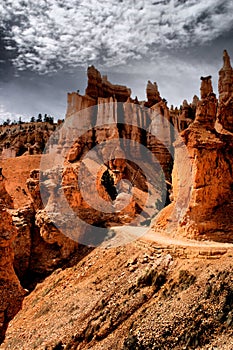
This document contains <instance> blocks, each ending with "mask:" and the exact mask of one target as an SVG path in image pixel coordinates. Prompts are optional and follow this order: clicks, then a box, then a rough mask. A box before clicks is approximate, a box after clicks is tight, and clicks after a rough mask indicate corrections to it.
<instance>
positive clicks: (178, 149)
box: [166, 77, 233, 242]
mask: <svg viewBox="0 0 233 350" xmlns="http://www.w3.org/2000/svg"><path fill="white" fill-rule="evenodd" d="M201 79H202V84H201V95H202V96H203V98H202V99H201V100H200V101H199V102H198V104H197V111H196V118H195V121H194V123H192V124H191V125H190V126H189V127H188V129H186V130H184V131H183V132H182V133H181V135H180V139H179V140H178V141H176V143H175V163H174V169H173V195H174V203H173V204H172V205H171V208H173V209H174V211H173V216H172V218H173V220H174V221H173V224H175V226H173V227H172V225H171V227H172V228H173V230H174V227H176V225H178V228H177V227H176V229H175V230H176V232H179V233H182V234H183V235H185V236H188V237H192V238H196V239H203V238H204V239H211V240H215V241H220V242H233V234H232V209H233V203H232V186H233V181H232V171H233V158H232V150H233V137H232V136H231V135H225V134H218V133H217V132H216V130H215V129H214V125H215V120H216V115H217V99H216V97H215V95H214V94H213V92H212V86H211V81H210V78H209V77H207V78H204V79H203V78H201ZM166 210H167V209H166Z"/></svg>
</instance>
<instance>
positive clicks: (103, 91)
mask: <svg viewBox="0 0 233 350" xmlns="http://www.w3.org/2000/svg"><path fill="white" fill-rule="evenodd" d="M87 74H88V86H87V89H86V94H85V95H84V96H81V95H80V94H79V93H78V92H77V93H76V92H75V93H72V94H68V105H67V114H66V123H67V125H68V126H67V128H64V130H61V132H60V134H59V136H58V140H59V141H58V147H57V152H61V154H62V155H65V157H66V160H67V163H65V169H64V171H63V186H65V193H66V196H67V198H69V200H70V201H71V203H72V208H73V210H75V211H76V212H78V213H79V215H81V217H82V218H85V217H86V219H87V220H88V222H89V221H90V220H91V223H92V224H93V223H95V224H98V221H99V222H105V224H107V225H108V224H109V225H111V224H114V223H115V224H116V223H117V224H119V223H124V222H128V220H129V219H130V216H128V213H129V212H130V213H131V214H132V213H133V215H135V214H137V213H138V212H140V211H142V210H144V211H145V217H144V219H143V220H145V218H149V217H150V216H151V215H152V211H153V210H154V212H153V214H155V212H157V207H158V204H156V202H157V201H158V202H159V203H163V202H164V201H165V200H166V198H168V197H167V195H166V192H167V189H166V184H165V182H164V184H163V186H162V184H161V183H160V184H159V185H158V187H160V190H159V191H158V192H156V191H157V190H156V191H155V189H152V192H154V196H155V192H156V193H157V194H156V195H157V199H154V202H153V205H152V203H149V204H148V206H147V207H146V208H145V207H143V203H145V199H144V198H145V197H146V194H147V190H148V188H147V184H146V181H145V176H144V175H143V171H144V170H146V171H147V172H149V173H150V176H152V177H153V174H152V173H153V172H152V171H151V170H149V167H150V165H152V164H153V163H154V162H155V161H154V160H153V158H154V159H156V160H157V162H159V163H160V166H161V167H162V169H157V170H154V173H156V172H157V174H158V176H157V178H160V177H161V176H160V173H161V172H163V174H164V177H165V179H166V180H167V181H168V182H170V181H171V168H172V142H173V137H174V135H173V134H174V133H173V131H172V128H171V124H170V114H169V109H168V107H167V104H166V101H165V100H162V98H161V97H160V94H159V91H158V87H157V84H156V83H154V84H152V83H151V82H148V85H147V98H148V101H147V103H144V102H139V101H138V100H137V98H136V99H135V100H132V99H130V94H131V91H130V89H128V88H127V87H122V86H119V85H112V84H111V83H109V82H108V80H107V78H106V77H102V76H101V74H100V73H99V72H98V70H96V69H95V68H94V67H93V66H91V67H89V68H88V72H87ZM147 107H150V108H147ZM69 123H70V124H72V130H71V128H70V126H69ZM75 133H76V134H77V135H79V136H78V137H77V136H74V135H75ZM95 147H98V151H96V152H97V153H98V152H100V153H101V154H102V155H101V157H102V162H103V167H105V170H106V169H108V170H109V172H110V175H111V176H112V177H113V180H114V186H115V187H117V188H118V189H119V188H121V186H120V182H121V181H122V180H126V181H129V182H131V183H132V185H131V187H132V188H133V190H134V195H133V201H132V202H131V204H129V203H128V202H127V200H126V198H128V196H127V195H126V193H124V194H123V193H121V192H117V195H116V198H115V199H114V200H116V202H115V203H113V206H115V209H116V210H117V211H118V208H119V203H123V202H124V201H125V204H126V206H125V209H124V210H123V211H122V212H121V213H120V212H119V214H116V213H114V215H113V214H111V215H106V214H103V213H100V212H99V211H95V210H93V209H91V207H90V206H88V205H87V203H86V201H84V200H83V198H82V196H81V194H80V188H79V187H74V185H73V184H74V183H76V184H77V183H78V175H79V168H80V165H81V163H83V161H82V162H81V160H82V159H83V158H84V157H85V155H86V154H88V152H89V151H90V150H91V149H93V148H94V149H95ZM143 147H144V149H147V150H149V151H150V152H148V151H147V152H146V153H148V154H149V153H150V155H145V154H144V153H145V150H143ZM97 153H96V155H95V156H94V155H93V156H92V159H91V162H90V164H92V165H91V166H92V167H93V169H95V167H96V168H97V165H98V164H97V163H95V160H94V158H95V157H97V158H98V156H97ZM144 157H146V158H145V160H144ZM130 159H131V160H132V162H135V164H134V165H133V164H132V162H131V161H130ZM137 163H139V164H141V167H142V168H141V169H139V168H140V165H139V166H137ZM142 163H143V164H142ZM71 168H72V170H70V169H71ZM143 168H145V169H143ZM93 169H91V170H90V169H89V171H88V169H86V170H85V171H86V172H87V174H89V175H90V178H92V177H93V183H90V185H89V188H88V185H87V188H86V190H85V191H84V192H85V193H88V191H89V192H90V193H92V194H94V193H95V187H96V186H95V177H94V173H92V172H93ZM102 175H103V172H102V171H100V172H99V173H98V177H97V183H98V184H99V185H98V186H99V187H98V189H97V192H98V193H100V196H101V197H102V198H105V199H106V198H107V197H108V196H109V193H106V189H105V190H104V189H103V187H101V181H102V180H101V178H100V176H102ZM69 182H70V184H69ZM84 183H85V180H84ZM76 186H77V185H76ZM93 186H94V187H93ZM161 186H162V187H161ZM90 187H91V188H92V187H93V189H92V191H90ZM123 187H124V186H123ZM129 190H130V189H128V191H129ZM159 192H160V194H159ZM164 192H165V194H164ZM118 196H119V198H118ZM88 200H91V198H89V199H88ZM107 201H109V198H108V199H107ZM110 202H111V200H110ZM128 205H129V206H130V208H129V206H128ZM122 206H123V204H122Z"/></svg>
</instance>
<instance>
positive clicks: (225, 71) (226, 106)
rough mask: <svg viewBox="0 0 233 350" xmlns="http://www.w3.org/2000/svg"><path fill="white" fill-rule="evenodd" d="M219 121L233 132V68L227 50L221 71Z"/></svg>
mask: <svg viewBox="0 0 233 350" xmlns="http://www.w3.org/2000/svg"><path fill="white" fill-rule="evenodd" d="M218 89H219V108H218V121H219V122H220V124H221V125H222V126H223V128H224V129H225V130H227V131H230V132H233V69H232V67H231V62H230V57H229V55H228V53H227V51H226V50H224V52H223V67H222V69H220V71H219V82H218Z"/></svg>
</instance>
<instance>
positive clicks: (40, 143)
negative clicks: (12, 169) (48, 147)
mask: <svg viewBox="0 0 233 350" xmlns="http://www.w3.org/2000/svg"><path fill="white" fill-rule="evenodd" d="M54 129H55V125H51V124H50V123H47V122H46V123H42V122H38V123H37V122H35V123H23V124H20V125H7V126H0V156H1V157H2V158H3V159H4V158H14V157H18V156H21V155H23V154H24V155H27V154H29V155H32V154H41V153H42V152H43V150H44V147H45V144H46V143H47V141H48V140H49V137H50V135H51V134H52V132H53V131H54Z"/></svg>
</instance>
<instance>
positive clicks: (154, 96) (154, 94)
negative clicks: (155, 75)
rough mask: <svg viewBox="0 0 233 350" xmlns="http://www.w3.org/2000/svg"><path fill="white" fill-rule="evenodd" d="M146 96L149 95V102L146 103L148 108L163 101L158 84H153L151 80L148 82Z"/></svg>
mask: <svg viewBox="0 0 233 350" xmlns="http://www.w3.org/2000/svg"><path fill="white" fill-rule="evenodd" d="M146 95H147V102H146V103H145V106H146V107H152V106H153V105H155V104H156V103H158V102H160V101H161V100H162V99H161V97H160V93H159V90H158V85H157V84H156V82H154V83H153V84H152V82H151V81H150V80H148V83H147V87H146Z"/></svg>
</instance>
